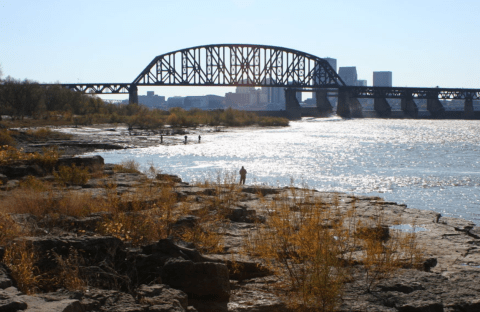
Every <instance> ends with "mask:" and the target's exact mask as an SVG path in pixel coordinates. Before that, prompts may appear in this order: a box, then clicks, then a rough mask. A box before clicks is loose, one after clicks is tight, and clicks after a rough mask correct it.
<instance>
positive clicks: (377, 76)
mask: <svg viewBox="0 0 480 312" xmlns="http://www.w3.org/2000/svg"><path fill="white" fill-rule="evenodd" d="M373 86H374V87H391V86H392V72H391V71H377V72H373Z"/></svg>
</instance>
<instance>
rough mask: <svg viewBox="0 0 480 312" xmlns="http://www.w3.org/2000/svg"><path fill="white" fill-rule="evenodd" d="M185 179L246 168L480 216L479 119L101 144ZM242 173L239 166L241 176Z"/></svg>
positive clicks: (264, 179)
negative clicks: (144, 144)
mask: <svg viewBox="0 0 480 312" xmlns="http://www.w3.org/2000/svg"><path fill="white" fill-rule="evenodd" d="M95 154H100V155H101V156H103V157H104V158H105V162H107V163H119V162H121V161H122V160H124V159H134V160H135V161H137V162H139V163H140V164H141V165H142V167H143V168H147V167H148V166H149V165H151V164H153V165H154V166H156V167H158V168H159V169H160V170H162V172H164V173H172V174H176V175H179V176H180V177H181V178H182V179H183V180H184V181H186V182H194V181H204V180H206V179H207V180H216V179H217V177H219V176H221V177H224V176H228V175H229V174H230V175H231V174H237V173H238V170H239V169H240V168H241V166H245V168H246V169H247V171H248V173H247V184H267V185H271V186H285V185H291V184H292V183H293V185H295V186H305V185H307V186H308V187H310V188H314V189H317V190H321V191H339V192H347V193H352V194H356V195H376V196H380V197H383V198H385V199H386V200H388V201H395V202H398V203H404V204H406V205H407V206H408V207H410V208H418V209H428V210H434V211H437V212H440V213H441V214H442V215H443V216H449V217H461V218H464V219H468V220H472V221H473V222H475V223H476V224H477V225H479V224H480V157H479V156H480V121H476V120H471V121H470V120H415V119H368V118H366V119H341V118H337V117H332V118H322V119H313V118H309V119H303V120H302V121H293V122H291V123H290V127H287V128H259V129H253V130H252V129H240V130H238V129H235V130H228V131H226V132H220V133H214V134H204V135H203V134H202V141H201V144H198V143H197V142H196V141H193V140H192V141H190V143H189V144H187V145H183V144H179V145H171V146H165V145H159V146H155V147H150V148H139V149H128V150H120V151H118V150H117V151H107V152H100V153H98V152H96V153H95ZM236 178H237V181H238V174H237V176H236Z"/></svg>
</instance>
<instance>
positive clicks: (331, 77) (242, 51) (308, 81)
mask: <svg viewBox="0 0 480 312" xmlns="http://www.w3.org/2000/svg"><path fill="white" fill-rule="evenodd" d="M132 85H134V86H142V85H156V86H164V85H165V86H166V85H169V86H175V85H177V86H246V87H247V86H259V87H289V88H313V89H315V88H325V87H327V88H328V87H332V88H338V87H342V86H345V83H344V82H343V81H342V79H341V78H340V77H339V76H338V75H337V73H336V72H335V70H334V69H333V68H332V67H331V66H330V64H329V63H328V62H327V61H326V60H324V59H322V58H319V57H316V56H314V55H311V54H308V53H305V52H301V51H297V50H293V49H287V48H282V47H276V46H267V45H249V44H214V45H205V46H197V47H192V48H187V49H182V50H177V51H173V52H169V53H166V54H162V55H159V56H157V57H155V58H154V59H153V60H152V61H151V62H150V64H148V66H147V67H145V69H144V70H143V71H142V72H141V73H140V74H139V75H138V76H137V77H136V78H135V80H134V81H133V82H132Z"/></svg>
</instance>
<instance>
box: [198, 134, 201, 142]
mask: <svg viewBox="0 0 480 312" xmlns="http://www.w3.org/2000/svg"><path fill="white" fill-rule="evenodd" d="M201 139H202V137H201V136H200V135H199V136H198V143H200V140H201Z"/></svg>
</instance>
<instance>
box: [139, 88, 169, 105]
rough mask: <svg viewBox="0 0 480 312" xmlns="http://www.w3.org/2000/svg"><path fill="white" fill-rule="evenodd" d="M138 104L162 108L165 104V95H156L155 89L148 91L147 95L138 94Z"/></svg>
mask: <svg viewBox="0 0 480 312" xmlns="http://www.w3.org/2000/svg"><path fill="white" fill-rule="evenodd" d="M138 104H143V105H145V106H148V107H151V108H161V107H164V106H165V97H164V96H159V95H156V94H155V92H154V91H147V95H139V96H138Z"/></svg>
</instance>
